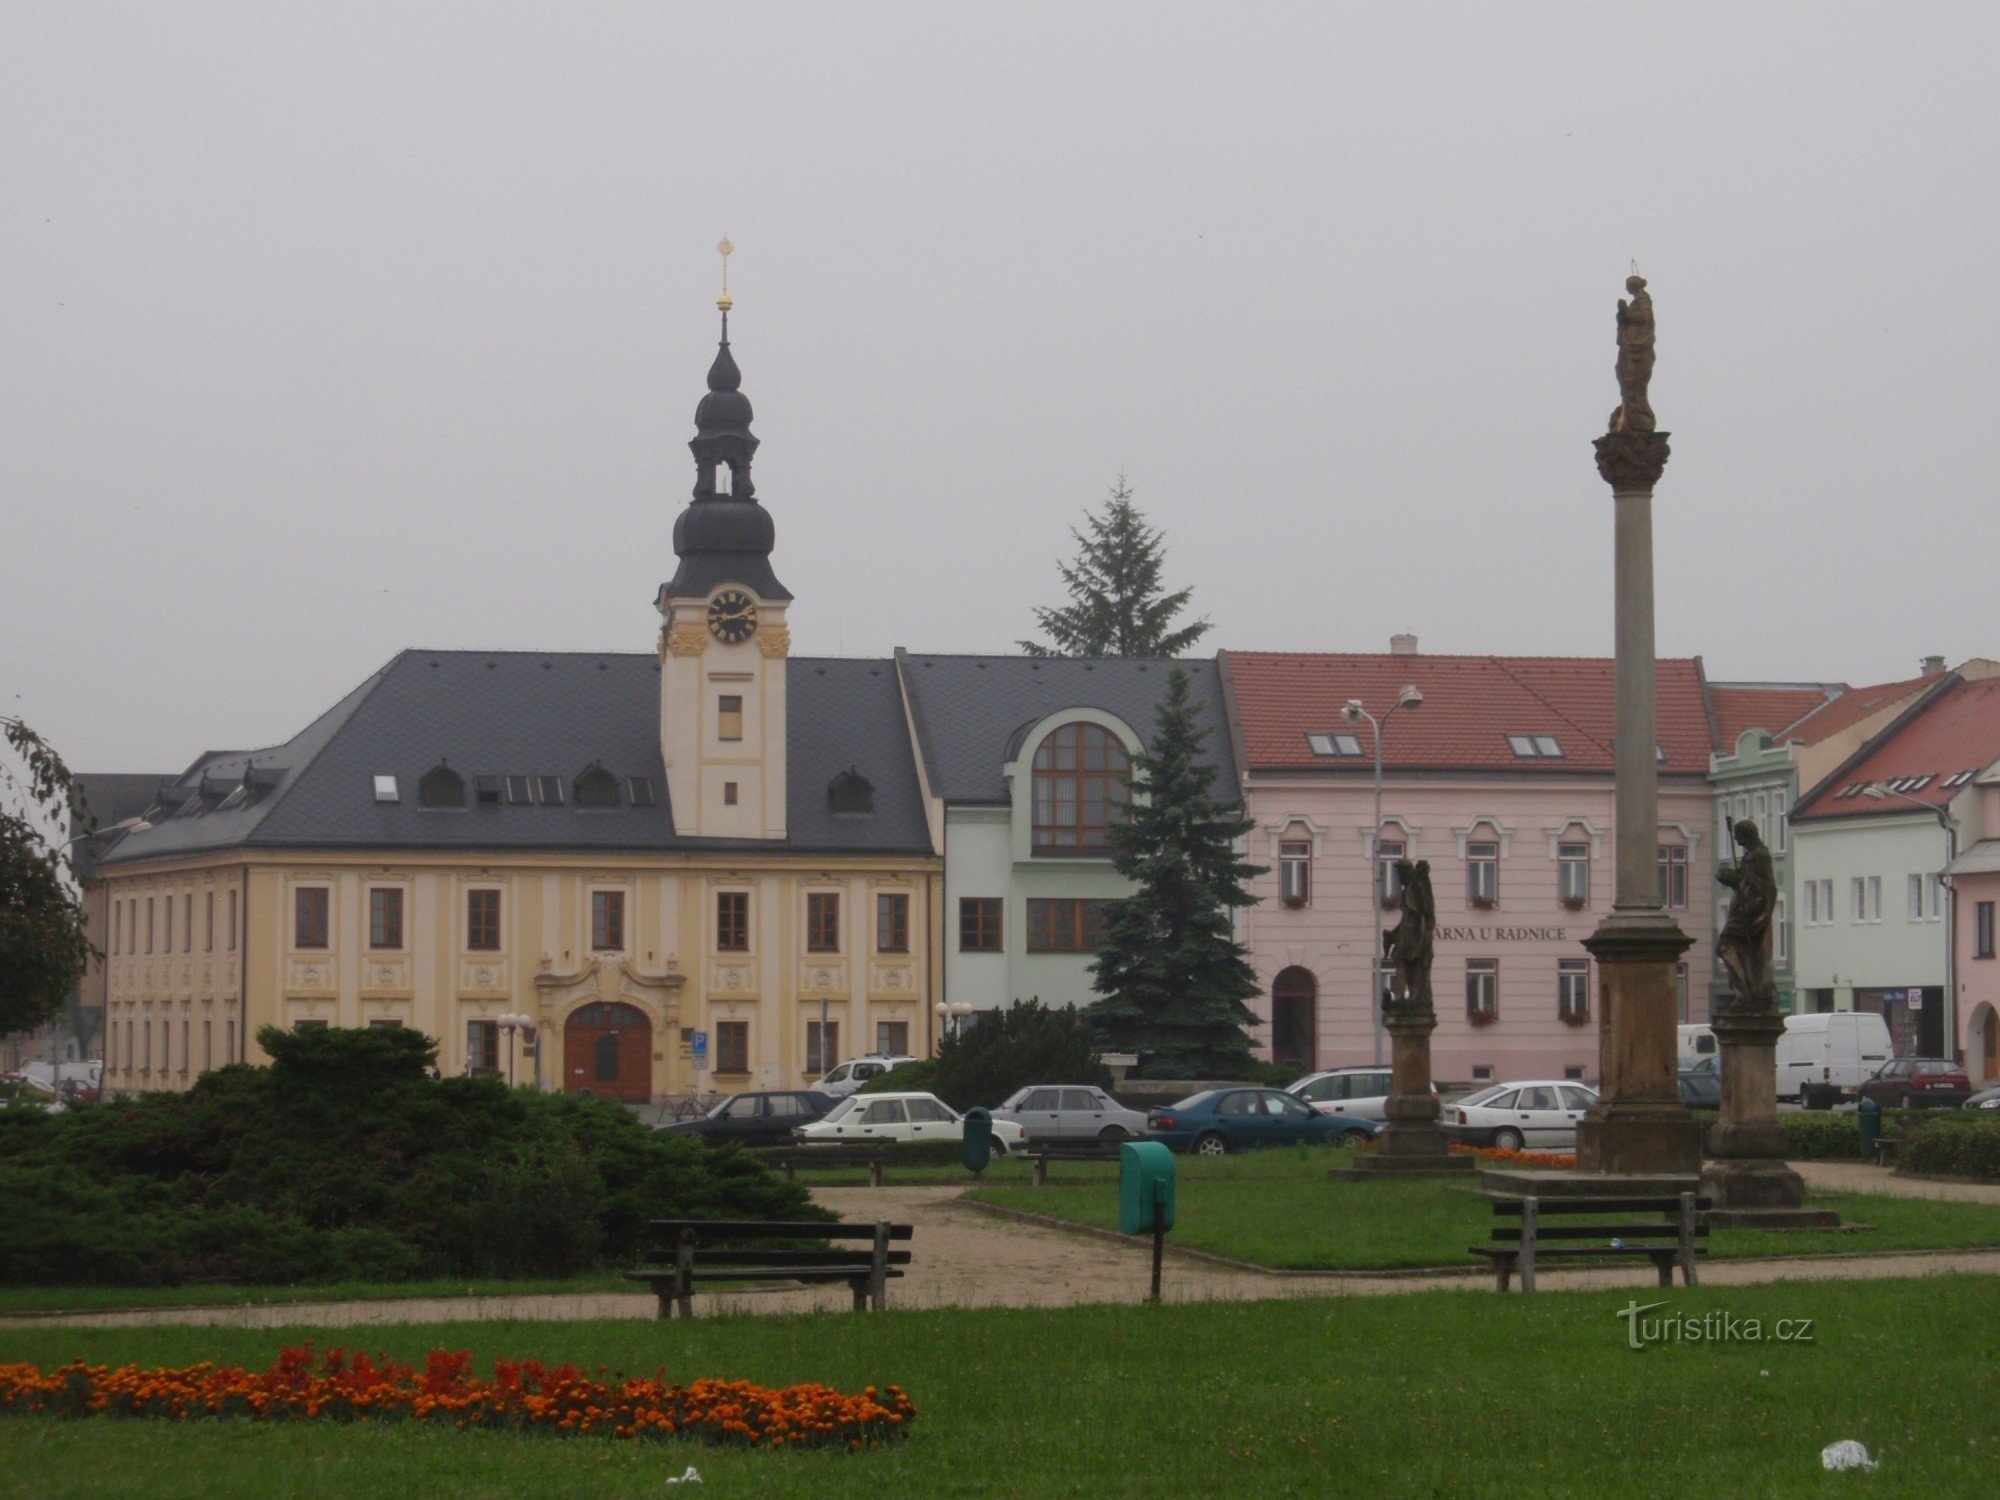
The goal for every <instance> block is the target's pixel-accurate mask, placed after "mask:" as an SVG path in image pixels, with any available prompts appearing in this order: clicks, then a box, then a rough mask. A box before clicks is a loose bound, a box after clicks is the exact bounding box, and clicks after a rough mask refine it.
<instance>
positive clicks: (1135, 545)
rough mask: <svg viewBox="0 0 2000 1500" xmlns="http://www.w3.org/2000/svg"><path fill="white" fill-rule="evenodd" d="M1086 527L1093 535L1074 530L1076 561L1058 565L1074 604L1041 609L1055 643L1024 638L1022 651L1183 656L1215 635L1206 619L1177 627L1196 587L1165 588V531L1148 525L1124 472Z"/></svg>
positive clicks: (1038, 618)
mask: <svg viewBox="0 0 2000 1500" xmlns="http://www.w3.org/2000/svg"><path fill="white" fill-rule="evenodd" d="M1084 525H1085V527H1086V528H1087V529H1088V530H1089V533H1090V534H1089V535H1088V536H1085V535H1084V533H1083V532H1081V531H1078V530H1076V529H1075V528H1071V530H1070V535H1071V536H1073V537H1075V538H1076V545H1077V555H1076V561H1075V563H1073V564H1072V563H1062V564H1060V565H1059V566H1060V568H1061V571H1062V581H1063V586H1064V587H1065V588H1067V589H1068V590H1069V597H1070V602H1069V603H1068V604H1065V605H1062V606H1060V607H1058V608H1054V609H1045V608H1041V607H1039V606H1038V607H1037V608H1036V610H1035V620H1036V623H1037V624H1039V625H1040V626H1041V627H1042V629H1043V630H1045V631H1047V632H1048V635H1049V643H1048V644H1046V645H1044V644H1043V643H1042V642H1040V641H1022V642H1020V647H1021V649H1022V650H1023V651H1025V652H1027V653H1028V654H1029V655H1030V656H1178V655H1179V654H1180V653H1181V652H1183V651H1185V650H1187V649H1188V647H1190V646H1192V645H1193V644H1194V643H1195V642H1196V641H1198V640H1200V639H1201V638H1202V637H1203V636H1204V635H1206V634H1207V633H1208V629H1209V622H1208V621H1206V620H1196V621H1194V622H1193V623H1192V624H1190V625H1183V626H1181V627H1180V628H1179V629H1178V630H1176V629H1174V628H1172V627H1173V623H1174V617H1175V616H1176V615H1178V614H1179V613H1180V612H1181V611H1182V610H1183V609H1185V608H1187V602H1188V600H1189V599H1190V598H1191V597H1193V595H1194V590H1193V589H1192V588H1185V589H1179V590H1176V591H1175V592H1174V593H1171V594H1163V593H1161V592H1160V569H1161V567H1162V565H1163V564H1164V563H1165V562H1166V548H1165V546H1164V545H1163V544H1164V542H1165V539H1166V537H1165V533H1164V532H1161V531H1160V530H1158V529H1157V528H1155V527H1151V526H1148V525H1147V524H1146V518H1145V517H1144V516H1142V515H1141V514H1139V508H1138V507H1137V506H1136V505H1134V504H1133V503H1132V488H1131V486H1130V485H1128V484H1127V483H1126V482H1125V476H1124V475H1123V474H1120V475H1119V476H1118V483H1117V484H1115V485H1113V486H1112V487H1111V499H1110V501H1109V502H1108V503H1107V504H1106V505H1105V507H1104V511H1103V514H1101V515H1088V514H1086V515H1085V516H1084Z"/></svg>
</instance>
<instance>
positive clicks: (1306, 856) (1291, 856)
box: [1278, 839, 1313, 906]
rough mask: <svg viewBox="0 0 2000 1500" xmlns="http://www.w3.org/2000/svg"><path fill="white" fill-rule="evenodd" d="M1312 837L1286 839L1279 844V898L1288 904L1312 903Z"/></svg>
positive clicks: (1304, 904) (1305, 904)
mask: <svg viewBox="0 0 2000 1500" xmlns="http://www.w3.org/2000/svg"><path fill="white" fill-rule="evenodd" d="M1312 852H1313V846H1312V841H1311V840H1310V839H1286V840H1284V841H1283V842H1282V843H1280V844H1279V845H1278V898H1279V899H1280V900H1281V901H1283V902H1284V903H1285V905H1287V906H1308V905H1310V904H1311V903H1312Z"/></svg>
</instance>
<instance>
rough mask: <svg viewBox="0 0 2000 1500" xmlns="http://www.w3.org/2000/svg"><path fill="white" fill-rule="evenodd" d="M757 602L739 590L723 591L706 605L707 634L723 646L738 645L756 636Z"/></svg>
mask: <svg viewBox="0 0 2000 1500" xmlns="http://www.w3.org/2000/svg"><path fill="white" fill-rule="evenodd" d="M756 631H757V601H756V600H754V599H752V598H751V597H750V596H749V595H748V594H746V593H744V592H743V591H742V590H740V589H724V590H723V591H722V592H721V593H719V594H717V595H716V596H715V597H714V598H713V599H712V600H710V601H709V605H708V633H709V634H710V635H712V636H714V637H715V638H716V639H717V640H718V641H721V642H722V643H723V644H724V645H725V646H735V645H739V644H741V643H742V642H744V641H747V640H749V639H750V637H751V636H752V635H754V634H756Z"/></svg>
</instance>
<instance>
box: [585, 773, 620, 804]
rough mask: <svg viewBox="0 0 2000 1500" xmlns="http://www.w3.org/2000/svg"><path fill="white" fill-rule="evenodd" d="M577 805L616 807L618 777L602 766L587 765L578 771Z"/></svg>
mask: <svg viewBox="0 0 2000 1500" xmlns="http://www.w3.org/2000/svg"><path fill="white" fill-rule="evenodd" d="M576 805H577V806H578V807H616V806H617V805H618V778H617V777H616V776H613V775H612V774H611V773H610V772H609V771H607V770H605V769H604V767H602V766H595V765H593V766H586V767H584V769H583V770H582V771H580V772H578V773H577V778H576Z"/></svg>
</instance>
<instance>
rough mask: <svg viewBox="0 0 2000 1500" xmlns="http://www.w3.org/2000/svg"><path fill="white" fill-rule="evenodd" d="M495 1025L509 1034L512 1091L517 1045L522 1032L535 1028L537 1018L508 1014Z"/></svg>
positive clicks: (508, 1070)
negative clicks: (515, 1048) (515, 1047)
mask: <svg viewBox="0 0 2000 1500" xmlns="http://www.w3.org/2000/svg"><path fill="white" fill-rule="evenodd" d="M495 1024H496V1025H498V1026H499V1027H500V1029H501V1030H502V1031H505V1032H506V1033H507V1087H508V1088H510V1089H511V1088H512V1087H513V1086H514V1046H515V1043H516V1042H517V1041H518V1040H519V1038H520V1035H521V1033H522V1032H524V1031H529V1030H532V1029H533V1028H534V1024H535V1018H534V1017H533V1016H524V1015H519V1014H508V1015H504V1016H502V1017H500V1019H499V1020H498V1021H497V1022H496V1023H495Z"/></svg>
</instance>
